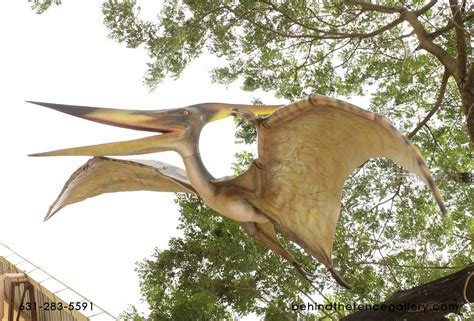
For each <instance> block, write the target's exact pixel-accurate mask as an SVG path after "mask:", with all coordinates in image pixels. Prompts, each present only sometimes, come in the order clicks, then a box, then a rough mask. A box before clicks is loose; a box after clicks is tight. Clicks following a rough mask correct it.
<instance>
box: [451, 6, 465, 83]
mask: <svg viewBox="0 0 474 321" xmlns="http://www.w3.org/2000/svg"><path fill="white" fill-rule="evenodd" d="M449 4H450V7H451V12H452V13H453V21H454V24H455V26H454V30H455V31H456V43H457V51H458V66H459V72H460V79H461V80H464V77H465V75H466V67H467V65H466V64H467V55H466V39H465V38H464V22H463V20H462V18H461V9H460V8H459V6H458V4H457V1H456V0H449Z"/></svg>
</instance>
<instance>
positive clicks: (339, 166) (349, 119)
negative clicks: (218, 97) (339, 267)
mask: <svg viewBox="0 0 474 321" xmlns="http://www.w3.org/2000/svg"><path fill="white" fill-rule="evenodd" d="M258 134H259V139H258V152H259V156H258V157H259V158H258V160H257V161H256V162H255V164H254V165H255V166H256V167H257V168H258V172H259V175H258V177H259V179H257V180H258V181H259V182H258V183H256V184H255V186H256V187H257V186H258V191H257V193H256V195H257V196H255V197H249V198H248V201H249V202H250V203H252V204H253V205H254V206H255V207H257V208H258V209H259V210H261V211H262V212H263V213H265V214H266V215H267V216H268V217H270V218H271V219H272V221H273V222H274V224H275V225H276V227H277V229H278V230H279V231H280V232H282V233H283V234H284V235H285V236H287V237H288V238H290V239H292V240H293V241H295V242H296V243H298V244H299V245H300V246H302V247H303V248H304V249H305V250H306V251H307V252H309V253H310V254H311V255H313V256H314V257H316V259H317V260H318V261H320V262H321V263H323V264H325V265H326V266H328V267H330V268H331V267H332V265H333V264H332V257H331V252H332V246H333V238H334V234H335V230H336V224H337V220H338V218H339V212H340V206H341V194H342V188H343V185H344V182H345V180H346V179H347V177H348V176H349V175H350V174H351V173H352V172H353V171H354V169H355V168H357V167H358V166H360V165H361V164H363V163H364V162H365V161H367V160H368V159H370V158H373V157H386V158H389V159H391V160H393V161H395V162H396V163H398V164H399V165H401V166H403V167H404V168H405V169H407V170H408V171H411V172H413V173H415V174H416V175H417V176H418V177H419V178H420V179H421V180H423V181H424V182H425V183H426V184H427V185H428V186H429V187H430V188H431V190H432V191H433V193H434V195H435V199H436V201H437V202H438V205H439V207H440V208H441V210H442V211H443V212H444V213H445V212H446V210H445V207H444V205H443V201H442V199H441V196H440V193H439V191H438V189H437V188H436V186H435V184H434V181H433V179H432V177H431V174H430V171H429V170H428V168H427V167H426V165H425V163H424V162H423V160H422V158H421V155H420V154H419V152H418V151H417V149H416V148H415V147H414V146H413V144H412V143H411V142H410V141H409V140H408V139H407V138H405V136H403V134H402V133H401V132H399V131H398V130H397V129H396V128H395V127H394V126H393V125H392V124H391V123H390V121H389V120H388V119H387V118H385V117H383V116H381V115H378V114H375V113H372V112H368V111H365V110H363V109H361V108H359V107H356V106H354V105H351V104H348V103H345V102H343V101H340V100H337V99H332V98H328V97H323V96H319V95H312V96H310V97H308V98H306V99H304V100H300V101H298V102H295V103H292V104H290V105H287V106H285V107H282V108H280V109H278V110H277V111H275V112H274V113H273V114H272V115H270V116H269V117H268V118H267V119H265V120H263V122H262V123H261V124H260V126H259V128H258ZM255 172H256V171H255V170H253V171H249V172H247V173H245V174H243V175H246V176H249V175H250V176H252V177H253V178H254V179H255ZM262 173H263V174H262ZM252 177H246V178H245V179H240V180H243V181H247V182H250V181H252ZM238 180H239V179H236V181H238ZM247 188H248V187H247Z"/></svg>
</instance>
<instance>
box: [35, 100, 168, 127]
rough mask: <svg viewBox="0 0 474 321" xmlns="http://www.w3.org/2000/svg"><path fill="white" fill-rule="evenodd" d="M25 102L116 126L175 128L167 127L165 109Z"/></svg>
mask: <svg viewBox="0 0 474 321" xmlns="http://www.w3.org/2000/svg"><path fill="white" fill-rule="evenodd" d="M27 102H28V103H31V104H35V105H39V106H43V107H47V108H51V109H54V110H57V111H60V112H62V113H65V114H68V115H72V116H76V117H79V118H83V119H87V120H91V121H94V122H98V123H102V124H107V125H112V126H117V127H123V128H130V129H135V130H144V131H150V132H160V133H167V132H170V131H171V130H172V129H177V128H167V125H169V124H168V123H171V121H170V120H169V119H167V115H166V112H167V111H166V110H159V111H153V110H127V109H115V108H98V107H86V106H74V105H62V104H51V103H43V102H37V101H27ZM173 120H174V119H173Z"/></svg>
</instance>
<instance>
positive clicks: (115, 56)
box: [0, 0, 282, 315]
mask: <svg viewBox="0 0 474 321" xmlns="http://www.w3.org/2000/svg"><path fill="white" fill-rule="evenodd" d="M101 3H102V1H92V0H88V1H64V4H63V5H62V6H61V7H59V8H56V7H54V8H52V9H51V10H50V11H48V12H47V13H45V14H44V15H42V16H37V15H35V14H34V13H33V12H32V11H31V10H30V7H29V4H28V2H27V1H26V0H6V1H5V0H4V1H1V2H0V30H1V31H0V42H1V44H2V49H1V51H0V73H1V74H0V88H1V89H0V90H1V95H0V97H1V102H0V104H1V112H2V116H1V120H2V122H1V127H0V137H1V138H0V139H1V148H2V155H1V158H0V162H1V163H0V164H1V168H2V173H1V183H0V195H1V202H0V242H4V243H5V244H7V245H8V246H10V247H12V248H13V249H14V250H16V251H17V252H19V253H20V254H21V255H23V256H24V257H26V258H27V259H29V260H30V261H32V262H33V263H35V264H37V265H38V266H40V267H41V268H43V269H44V270H46V271H48V272H49V273H51V274H52V275H54V276H55V277H56V278H58V279H59V280H61V281H63V282H65V283H66V284H68V285H69V286H70V287H72V288H73V289H75V290H76V291H78V292H80V293H81V294H83V295H84V296H86V297H88V298H89V299H91V300H92V301H93V302H95V303H97V304H99V305H101V306H102V307H103V308H105V309H106V310H108V311H109V312H111V313H113V314H115V315H118V314H119V313H120V312H122V311H123V310H125V309H126V307H127V306H128V305H129V304H135V305H139V306H140V307H143V305H141V304H140V292H139V287H138V277H137V275H136V272H135V271H134V268H135V262H137V261H142V260H143V259H144V258H145V257H149V256H150V255H151V254H152V252H153V249H154V247H156V246H158V247H159V248H162V249H163V248H165V247H166V246H167V242H168V240H169V238H170V237H171V236H173V235H177V231H176V226H177V218H178V213H177V206H176V205H175V204H174V202H173V198H174V196H173V195H172V194H164V193H151V192H134V193H120V194H109V195H104V196H100V197H97V198H94V199H90V200H87V201H85V202H83V203H79V204H76V205H72V206H70V207H68V208H66V209H64V210H62V211H61V212H60V213H58V214H57V215H56V216H55V217H53V218H52V219H51V220H50V221H48V222H47V223H43V217H44V215H45V214H46V211H47V209H48V207H49V206H50V204H51V203H52V202H53V201H54V200H55V198H56V197H57V195H58V193H59V191H60V190H61V188H62V186H63V184H64V183H65V182H66V180H67V179H68V177H69V175H70V174H72V172H73V171H74V170H76V169H77V168H78V167H79V166H80V165H82V164H83V163H84V162H85V161H86V160H87V157H71V158H67V157H63V158H61V157H52V158H31V157H27V154H30V153H34V152H41V151H48V150H52V149H57V148H63V147H73V146H81V145H88V144H96V143H102V142H111V141H117V140H125V139H132V138H137V137H144V136H146V135H147V133H144V132H134V131H132V130H127V129H120V128H114V127H111V126H105V125H101V124H96V123H92V122H89V121H86V120H81V119H78V118H75V117H72V116H68V115H65V114H61V113H59V112H56V111H52V110H49V109H46V108H42V107H39V106H36V105H31V104H27V103H25V102H24V101H25V100H34V101H35V100H36V101H45V102H54V103H66V104H77V105H89V106H98V107H116V108H129V109H161V108H173V107H182V106H186V105H191V104H195V103H201V102H212V101H213V102H229V103H250V101H251V99H252V97H260V98H263V99H264V101H265V102H266V103H269V104H271V103H281V102H282V101H281V100H278V99H276V98H272V96H271V95H269V94H266V95H262V94H260V95H257V94H256V93H246V92H243V91H242V90H240V88H239V87H238V86H232V87H230V88H226V87H224V86H217V85H213V84H211V83H210V82H209V74H208V71H209V69H210V68H211V67H212V66H213V64H215V59H213V58H211V57H208V58H205V59H201V60H199V62H198V63H194V64H193V65H192V66H190V67H189V68H188V69H187V70H186V72H185V73H184V75H183V77H182V78H181V79H180V80H178V81H167V82H165V83H164V84H162V85H161V86H159V88H158V89H157V90H156V91H155V92H153V93H150V92H149V90H148V89H147V88H145V87H144V86H143V85H142V79H143V74H144V72H145V62H146V61H147V59H148V58H147V55H146V53H145V51H144V50H142V49H127V48H125V47H124V46H123V45H119V44H117V43H115V41H113V40H110V39H108V38H107V32H106V29H105V27H103V25H102V14H101V11H100V4H101ZM142 12H143V14H145V13H147V12H153V13H155V12H157V11H156V9H154V8H148V7H146V6H144V7H143V10H142ZM233 141H234V137H233V122H232V120H230V119H229V120H224V121H220V122H216V123H213V124H211V125H209V126H208V127H206V129H205V130H204V132H203V135H202V136H201V153H202V155H203V159H204V163H205V165H206V166H207V167H208V169H209V170H210V172H211V173H213V174H214V176H224V175H230V174H231V170H230V165H231V163H232V159H233V154H234V153H235V152H236V151H237V150H239V149H242V148H243V147H242V146H235V145H234V144H233ZM139 157H142V158H147V157H148V158H150V157H151V158H155V159H158V160H161V161H166V162H170V163H173V164H176V165H179V166H182V164H181V161H180V158H179V157H178V156H177V155H174V154H172V153H166V154H154V155H145V156H138V158H139ZM0 255H2V253H0Z"/></svg>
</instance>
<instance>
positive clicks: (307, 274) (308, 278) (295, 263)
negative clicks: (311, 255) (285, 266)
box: [291, 261, 314, 283]
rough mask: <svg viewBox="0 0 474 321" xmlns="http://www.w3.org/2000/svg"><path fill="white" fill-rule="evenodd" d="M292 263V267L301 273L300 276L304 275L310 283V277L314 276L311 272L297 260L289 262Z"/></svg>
mask: <svg viewBox="0 0 474 321" xmlns="http://www.w3.org/2000/svg"><path fill="white" fill-rule="evenodd" d="M291 263H292V264H293V267H294V268H295V269H296V270H297V271H298V272H299V273H300V274H301V276H302V277H304V278H305V279H306V280H308V281H309V282H310V283H312V282H313V281H312V280H311V278H313V277H314V275H313V274H311V273H309V272H306V271H305V269H303V267H302V266H301V264H299V263H298V262H296V261H294V262H291Z"/></svg>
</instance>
